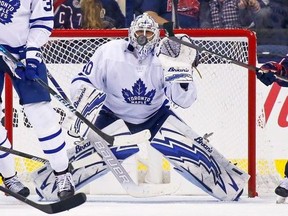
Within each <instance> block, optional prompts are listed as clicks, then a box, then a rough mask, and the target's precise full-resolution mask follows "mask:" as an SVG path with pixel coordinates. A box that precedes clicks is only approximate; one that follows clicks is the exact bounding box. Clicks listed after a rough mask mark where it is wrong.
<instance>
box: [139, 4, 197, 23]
mask: <svg viewBox="0 0 288 216" xmlns="http://www.w3.org/2000/svg"><path fill="white" fill-rule="evenodd" d="M172 4H173V0H153V1H152V0H143V2H142V5H141V10H142V12H147V13H148V14H149V15H150V16H151V17H152V18H154V20H155V21H156V22H157V23H158V24H160V25H162V24H163V23H165V22H167V21H172ZM199 9H200V2H199V0H178V9H177V12H178V13H177V14H178V23H179V27H180V28H198V27H199Z"/></svg>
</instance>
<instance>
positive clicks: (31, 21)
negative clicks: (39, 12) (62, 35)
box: [29, 16, 54, 23]
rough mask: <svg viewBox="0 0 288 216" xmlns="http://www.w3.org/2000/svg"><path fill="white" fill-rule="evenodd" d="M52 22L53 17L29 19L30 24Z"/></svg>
mask: <svg viewBox="0 0 288 216" xmlns="http://www.w3.org/2000/svg"><path fill="white" fill-rule="evenodd" d="M52 20H54V17H53V16H50V17H39V18H37V19H30V21H29V22H30V23H33V22H36V21H52Z"/></svg>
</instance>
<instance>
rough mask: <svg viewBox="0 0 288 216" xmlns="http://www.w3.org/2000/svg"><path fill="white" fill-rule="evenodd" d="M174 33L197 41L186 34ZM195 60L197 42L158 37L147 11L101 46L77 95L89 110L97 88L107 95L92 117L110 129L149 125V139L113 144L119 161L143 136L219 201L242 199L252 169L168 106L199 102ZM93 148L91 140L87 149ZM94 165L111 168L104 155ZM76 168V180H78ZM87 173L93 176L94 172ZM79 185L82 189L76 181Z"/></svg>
mask: <svg viewBox="0 0 288 216" xmlns="http://www.w3.org/2000/svg"><path fill="white" fill-rule="evenodd" d="M176 36H177V37H178V38H179V39H181V40H184V41H186V42H189V43H191V40H190V38H189V37H188V36H187V35H176ZM197 61H198V52H197V51H196V50H195V49H192V48H190V47H186V46H184V45H182V44H180V43H176V42H173V41H171V40H169V38H167V37H165V38H163V39H160V31H159V26H158V24H157V23H156V22H155V21H154V20H153V19H152V18H151V17H150V16H148V15H147V14H146V13H144V14H142V15H140V16H138V17H136V18H135V20H134V21H133V22H132V23H131V26H130V28H129V40H128V41H126V40H124V39H118V40H112V41H109V42H107V43H106V44H104V45H102V46H100V47H99V48H98V49H97V50H96V51H95V53H94V55H93V56H92V57H91V59H90V61H89V62H88V63H87V64H86V65H85V66H84V68H83V70H82V72H81V73H79V74H78V75H77V77H75V78H74V79H73V81H72V84H71V99H72V100H73V101H74V105H76V106H77V107H78V108H77V109H78V110H82V111H83V110H85V109H86V110H89V111H87V112H88V113H89V115H90V114H91V113H92V112H91V113H90V111H91V110H93V108H89V109H87V107H88V106H90V105H91V104H93V101H94V100H95V99H97V96H96V97H95V94H94V93H95V92H98V93H99V91H100V92H101V94H103V95H104V94H105V99H103V100H98V103H97V102H96V103H95V106H98V108H95V110H97V111H96V112H97V114H95V115H94V114H91V116H92V117H91V118H90V119H91V121H92V122H93V124H94V125H95V126H96V127H97V128H99V129H101V130H102V131H103V132H105V133H107V134H110V135H117V136H121V135H124V134H136V133H139V132H141V131H143V130H149V131H150V134H151V137H149V139H148V141H144V142H142V143H140V142H141V141H140V140H139V143H137V142H136V143H135V145H128V146H127V145H124V147H122V148H118V147H117V146H111V147H110V148H111V149H113V152H114V154H115V156H116V157H117V158H118V159H119V160H121V161H123V160H124V159H126V158H128V157H129V156H131V155H133V154H138V153H137V152H139V150H140V152H141V148H143V143H144V144H145V145H149V147H152V148H154V149H155V150H157V151H158V152H159V153H161V154H162V155H163V156H164V157H165V158H166V159H167V160H168V161H169V162H170V163H171V165H172V166H173V168H174V170H175V171H176V172H177V173H179V174H180V175H181V176H183V177H184V178H185V179H187V180H188V181H189V182H191V183H192V184H194V185H196V186H197V187H199V188H201V189H202V190H203V191H205V192H207V193H208V194H209V195H211V196H213V197H215V198H216V199H218V200H225V201H226V200H228V201H236V200H238V199H239V197H240V196H241V194H242V192H243V189H244V188H245V186H246V184H247V181H248V179H249V175H248V174H247V173H245V172H244V171H243V170H241V169H239V168H238V167H237V166H235V165H234V164H232V163H230V162H229V161H228V160H227V159H226V158H225V157H224V156H223V155H221V154H220V153H219V152H218V151H217V150H216V149H215V148H214V147H213V146H212V145H211V144H210V143H209V142H208V140H207V139H205V137H204V138H203V137H202V136H200V135H198V134H197V133H195V132H194V131H193V130H192V129H191V128H190V127H189V126H188V125H187V124H186V123H185V122H184V121H183V120H182V119H181V118H180V117H178V116H177V115H176V114H175V113H174V112H173V111H172V110H171V108H170V105H171V104H175V105H177V106H178V107H181V108H183V109H185V108H188V107H190V106H192V107H193V105H192V104H193V102H194V101H195V100H196V99H197V90H196V84H195V82H194V81H193V68H194V67H197ZM87 89H90V90H91V91H88V90H87ZM92 92H94V93H92ZM96 95H98V96H99V94H96ZM98 99H99V98H98ZM99 101H101V102H100V103H99ZM99 104H100V105H99ZM98 111H99V112H98ZM72 128H73V130H74V133H75V134H80V136H82V137H84V138H87V139H88V140H93V142H95V139H96V140H97V137H95V136H93V134H92V133H90V132H89V131H90V130H89V128H87V127H85V125H84V124H83V123H81V121H79V119H78V120H76V123H74V124H73V127H72ZM196 129H197V128H196ZM120 146H121V145H120ZM90 147H91V146H89V144H87V146H86V147H85V148H87V149H89V148H90ZM90 151H91V152H93V151H94V150H93V149H90ZM73 154H75V151H74V153H72V154H71V155H72V156H71V158H72V157H73V158H74V159H75V157H74V156H73ZM74 159H73V160H74ZM148 159H149V158H148ZM94 165H97V167H96V168H95V169H94V173H93V178H92V179H95V178H96V177H100V176H102V175H103V174H104V173H107V172H108V171H109V170H108V169H107V167H106V166H105V163H104V162H103V161H101V158H100V159H99V161H95V164H94ZM47 170H49V169H45V170H44V171H43V173H46V176H48V175H49V172H48V171H47ZM76 172H77V170H76V171H75V172H74V174H73V179H76V176H77V175H76V174H75V173H76ZM72 173H73V172H72ZM82 174H83V175H84V174H85V171H83V172H82ZM37 175H38V176H37V177H36V179H38V180H39V179H41V180H43V177H42V176H43V175H42V176H41V173H40V172H39V171H38V173H37ZM74 176H75V178H74ZM85 179H86V178H85ZM87 179H88V180H87V181H89V180H90V178H89V176H87ZM78 180H79V175H78V176H77V181H78ZM41 183H43V181H42V182H41V181H39V182H36V185H37V189H38V192H39V194H42V195H43V194H45V193H46V192H45V191H44V190H43V188H41V185H42V184H41ZM75 185H76V189H77V182H76V183H75ZM50 192H51V191H50ZM50 192H48V193H50Z"/></svg>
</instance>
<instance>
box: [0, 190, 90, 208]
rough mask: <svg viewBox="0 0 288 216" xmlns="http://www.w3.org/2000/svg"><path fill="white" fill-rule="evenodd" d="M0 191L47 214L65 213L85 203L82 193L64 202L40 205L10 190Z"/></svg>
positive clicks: (84, 196)
mask: <svg viewBox="0 0 288 216" xmlns="http://www.w3.org/2000/svg"><path fill="white" fill-rule="evenodd" d="M0 190H1V191H3V192H4V193H6V194H9V195H10V196H13V197H14V198H16V199H18V200H20V201H22V202H24V203H26V204H28V205H30V206H32V207H34V208H36V209H38V210H40V211H42V212H45V213H47V214H55V213H59V212H63V211H67V210H69V209H72V208H75V207H77V206H79V205H81V204H83V203H85V202H86V199H87V198H86V195H85V194H84V193H77V194H75V195H74V196H71V197H69V198H67V199H65V200H61V201H59V202H55V203H47V204H40V203H37V202H34V201H32V200H30V199H28V198H26V197H23V196H21V195H19V194H17V193H14V192H12V191H11V190H9V189H7V188H5V187H2V186H0Z"/></svg>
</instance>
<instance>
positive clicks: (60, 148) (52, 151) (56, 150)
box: [43, 142, 66, 154]
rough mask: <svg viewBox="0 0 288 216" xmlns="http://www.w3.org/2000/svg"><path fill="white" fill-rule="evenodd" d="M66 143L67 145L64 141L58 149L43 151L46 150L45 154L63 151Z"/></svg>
mask: <svg viewBox="0 0 288 216" xmlns="http://www.w3.org/2000/svg"><path fill="white" fill-rule="evenodd" d="M65 145H66V143H65V142H64V143H63V144H62V145H60V146H59V147H58V148H56V149H51V150H43V152H44V154H54V153H57V152H59V151H61V150H62V149H63V148H64V147H65Z"/></svg>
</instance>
